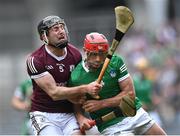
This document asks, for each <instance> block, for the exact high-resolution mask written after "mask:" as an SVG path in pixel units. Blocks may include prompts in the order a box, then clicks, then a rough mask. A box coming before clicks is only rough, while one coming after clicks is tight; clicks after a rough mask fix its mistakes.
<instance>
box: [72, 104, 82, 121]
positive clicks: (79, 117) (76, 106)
mask: <svg viewBox="0 0 180 136" xmlns="http://www.w3.org/2000/svg"><path fill="white" fill-rule="evenodd" d="M81 107H82V105H80V104H74V112H75V116H76V119H77V121H78V122H81V120H82V119H83V118H84V115H83V113H82V112H83V109H82V108H81Z"/></svg>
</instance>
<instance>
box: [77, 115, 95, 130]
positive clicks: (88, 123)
mask: <svg viewBox="0 0 180 136" xmlns="http://www.w3.org/2000/svg"><path fill="white" fill-rule="evenodd" d="M95 124H96V123H95V121H94V120H91V119H88V118H83V119H82V120H81V122H80V123H79V126H80V130H81V132H84V131H85V130H89V129H91V128H92V127H93V126H94V125H95Z"/></svg>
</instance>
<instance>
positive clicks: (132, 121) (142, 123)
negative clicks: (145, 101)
mask: <svg viewBox="0 0 180 136" xmlns="http://www.w3.org/2000/svg"><path fill="white" fill-rule="evenodd" d="M154 123H155V122H154V120H153V119H152V118H151V117H150V116H149V114H148V113H147V112H146V111H145V110H144V109H143V108H140V109H139V110H138V111H137V113H136V115H135V116H134V117H127V118H125V119H123V120H122V121H121V122H119V123H117V124H115V125H112V126H110V127H108V128H106V129H104V130H103V131H102V132H101V134H103V135H118V134H120V135H121V134H122V135H126V134H134V135H142V134H144V133H145V132H147V131H148V130H149V129H150V128H151V127H152V125H153V124H154Z"/></svg>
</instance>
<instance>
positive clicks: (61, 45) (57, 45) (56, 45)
mask: <svg viewBox="0 0 180 136" xmlns="http://www.w3.org/2000/svg"><path fill="white" fill-rule="evenodd" d="M67 45H68V40H61V41H60V42H59V43H57V44H55V45H54V46H55V47H56V48H59V49H63V48H65V47H66V46H67Z"/></svg>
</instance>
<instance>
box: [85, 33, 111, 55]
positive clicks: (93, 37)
mask: <svg viewBox="0 0 180 136" xmlns="http://www.w3.org/2000/svg"><path fill="white" fill-rule="evenodd" d="M84 48H85V49H86V50H87V51H89V52H108V48H109V44H108V40H107V39H106V37H105V36H104V35H103V34H100V33H97V32H93V33H90V34H87V35H86V37H85V40H84Z"/></svg>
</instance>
